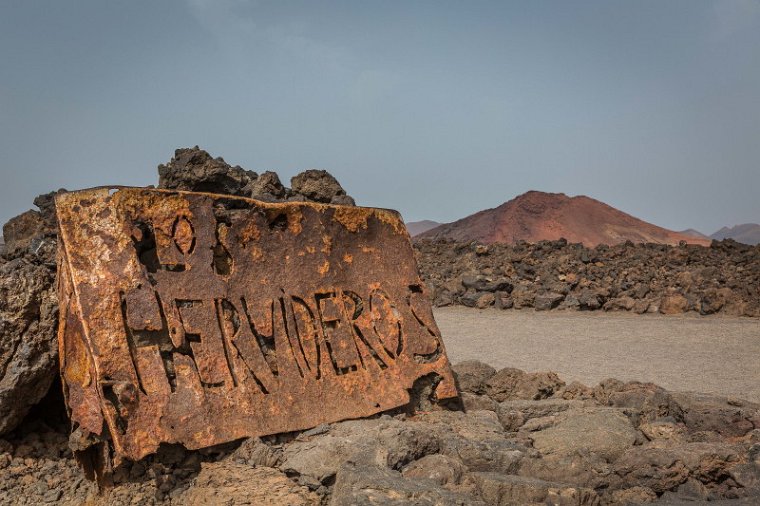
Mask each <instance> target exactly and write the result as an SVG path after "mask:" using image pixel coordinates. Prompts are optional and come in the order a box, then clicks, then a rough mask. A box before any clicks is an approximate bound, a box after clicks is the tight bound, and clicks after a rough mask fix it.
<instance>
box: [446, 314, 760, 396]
mask: <svg viewBox="0 0 760 506" xmlns="http://www.w3.org/2000/svg"><path fill="white" fill-rule="evenodd" d="M435 318H436V321H437V322H438V326H439V327H440V329H441V332H442V333H443V337H444V342H445V343H446V349H447V352H448V354H449V357H450V358H451V361H452V362H454V363H456V362H459V361H462V360H468V359H476V360H481V361H483V362H486V363H489V364H491V365H493V366H494V367H497V368H499V367H507V366H510V367H517V368H519V369H524V370H526V371H539V370H551V371H556V372H557V373H559V375H560V376H561V377H562V378H563V379H564V380H565V381H567V382H570V381H573V380H577V381H580V382H582V383H585V384H587V385H595V384H596V383H598V382H599V381H601V380H603V379H605V378H610V377H614V378H619V379H622V380H639V381H653V382H655V383H657V384H659V385H661V386H663V387H665V388H667V389H669V390H675V391H688V390H691V391H699V392H712V393H718V394H723V395H728V396H735V397H739V398H743V399H747V400H752V401H755V402H760V319H757V318H727V317H715V316H713V317H700V316H696V315H695V316H660V315H641V316H639V315H630V314H627V313H614V314H611V313H600V312H594V313H561V312H550V313H546V312H535V311H532V310H523V311H499V310H496V309H487V310H477V309H469V308H464V307H446V308H438V309H436V310H435Z"/></svg>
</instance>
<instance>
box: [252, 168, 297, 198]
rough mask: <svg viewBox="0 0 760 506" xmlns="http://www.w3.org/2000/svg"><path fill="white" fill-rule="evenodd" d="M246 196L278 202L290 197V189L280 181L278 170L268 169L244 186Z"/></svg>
mask: <svg viewBox="0 0 760 506" xmlns="http://www.w3.org/2000/svg"><path fill="white" fill-rule="evenodd" d="M243 193H244V194H246V196H248V197H251V198H254V199H258V200H263V201H266V202H277V201H282V200H285V199H287V198H288V189H287V188H285V187H284V186H283V185H282V183H281V182H280V177H279V176H278V175H277V173H276V172H272V171H266V172H264V173H263V174H261V175H260V176H259V177H257V178H256V179H255V180H254V181H252V182H250V183H248V185H247V186H246V187H245V188H243Z"/></svg>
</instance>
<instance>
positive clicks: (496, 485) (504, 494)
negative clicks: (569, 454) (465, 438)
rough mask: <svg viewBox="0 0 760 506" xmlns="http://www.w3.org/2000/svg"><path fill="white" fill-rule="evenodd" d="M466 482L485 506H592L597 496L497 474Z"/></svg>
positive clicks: (584, 490) (473, 476)
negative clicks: (542, 505) (473, 488)
mask: <svg viewBox="0 0 760 506" xmlns="http://www.w3.org/2000/svg"><path fill="white" fill-rule="evenodd" d="M468 479H470V480H472V482H473V483H474V484H475V487H476V490H477V491H478V493H479V494H480V496H481V497H482V498H483V500H484V501H485V502H486V503H487V504H489V505H495V506H507V505H528V504H535V505H539V504H556V505H562V506H564V505H567V506H570V505H574V506H575V505H577V506H595V505H598V504H600V502H599V496H598V495H597V494H596V492H594V491H593V490H591V489H587V488H580V487H572V486H567V485H562V484H559V483H553V482H549V481H544V480H539V479H536V478H527V477H523V476H509V475H504V474H498V473H471V474H469V475H468Z"/></svg>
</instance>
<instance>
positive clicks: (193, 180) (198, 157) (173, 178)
mask: <svg viewBox="0 0 760 506" xmlns="http://www.w3.org/2000/svg"><path fill="white" fill-rule="evenodd" d="M158 176H159V179H158V187H159V188H167V189H174V190H185V191H196V192H210V193H222V194H229V195H237V196H240V197H252V198H255V199H260V200H264V201H267V202H277V201H287V200H300V201H304V200H306V201H312V202H321V203H324V204H339V205H349V206H353V205H356V203H355V202H354V199H353V198H351V197H349V196H348V195H347V194H346V191H345V190H344V189H343V187H342V186H341V185H340V183H339V182H338V181H337V180H336V179H335V178H334V177H333V176H332V175H331V174H330V173H329V172H327V171H326V170H315V169H309V170H305V171H303V172H301V173H300V174H298V175H296V176H294V177H293V178H292V179H291V186H292V188H286V187H285V186H283V184H282V183H281V182H280V178H279V176H278V175H277V173H275V172H272V171H266V172H264V173H263V174H261V175H258V174H257V173H256V172H253V171H250V170H245V169H243V168H242V167H240V166H238V165H235V166H234V167H233V166H231V165H229V164H228V163H227V162H225V161H224V159H223V158H221V157H218V158H213V157H212V156H211V155H210V154H208V153H207V152H206V151H204V150H202V149H200V148H199V147H198V146H195V147H193V148H180V149H177V150H176V151H175V152H174V158H172V159H171V161H169V162H168V163H166V164H161V165H159V166H158Z"/></svg>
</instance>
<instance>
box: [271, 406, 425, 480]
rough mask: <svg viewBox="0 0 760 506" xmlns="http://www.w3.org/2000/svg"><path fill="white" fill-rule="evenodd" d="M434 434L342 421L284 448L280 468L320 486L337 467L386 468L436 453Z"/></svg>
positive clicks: (392, 422) (394, 424)
mask: <svg viewBox="0 0 760 506" xmlns="http://www.w3.org/2000/svg"><path fill="white" fill-rule="evenodd" d="M439 445H440V443H439V441H438V440H437V437H436V435H435V434H434V433H433V432H432V431H430V430H426V428H424V427H422V426H420V425H419V424H410V423H403V422H401V421H399V420H396V419H393V418H390V417H387V416H386V417H383V418H376V419H368V420H354V421H348V422H341V423H337V424H334V425H332V426H330V429H329V431H327V432H326V433H323V434H317V435H315V436H313V437H309V436H306V437H303V438H299V439H297V440H296V441H294V442H293V443H291V444H290V445H288V446H287V448H285V450H284V451H283V454H282V464H281V466H280V468H281V469H282V470H283V471H285V472H286V473H287V474H288V475H289V476H298V477H299V480H300V481H301V483H308V484H311V485H314V486H319V484H322V483H328V482H330V481H331V480H332V479H333V478H334V477H335V474H336V473H337V472H338V469H339V468H340V465H341V464H342V463H343V462H345V461H347V460H350V459H354V460H356V459H362V461H365V462H371V463H374V464H377V465H382V466H385V467H389V468H395V469H399V468H401V466H402V465H403V464H406V463H407V462H411V461H413V460H416V459H418V458H421V457H423V456H425V455H428V454H431V453H436V452H437V451H438V450H439Z"/></svg>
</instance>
